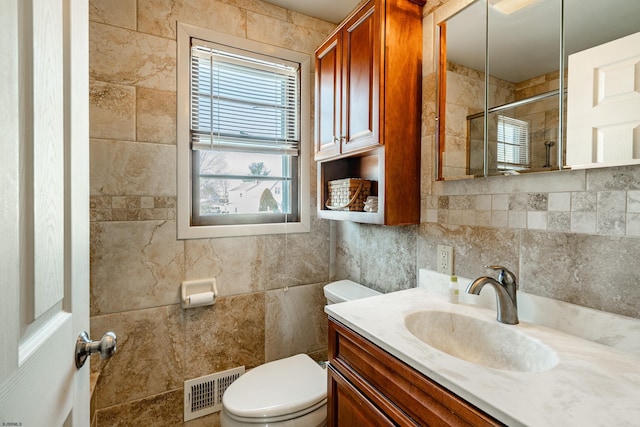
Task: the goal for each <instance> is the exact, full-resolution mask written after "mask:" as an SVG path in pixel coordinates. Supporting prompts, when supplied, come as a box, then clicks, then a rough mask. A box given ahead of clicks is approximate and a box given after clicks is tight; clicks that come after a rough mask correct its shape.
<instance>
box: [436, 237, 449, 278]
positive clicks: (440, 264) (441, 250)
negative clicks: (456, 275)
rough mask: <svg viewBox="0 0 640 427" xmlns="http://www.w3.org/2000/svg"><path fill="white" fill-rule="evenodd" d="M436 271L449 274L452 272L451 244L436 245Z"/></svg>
mask: <svg viewBox="0 0 640 427" xmlns="http://www.w3.org/2000/svg"><path fill="white" fill-rule="evenodd" d="M436 271H437V272H438V273H442V274H447V275H449V276H451V275H452V274H453V248H452V247H451V246H445V245H438V250H437V252H436Z"/></svg>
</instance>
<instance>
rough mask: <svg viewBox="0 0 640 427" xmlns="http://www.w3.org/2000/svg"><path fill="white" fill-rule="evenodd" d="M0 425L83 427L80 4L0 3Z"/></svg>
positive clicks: (83, 0)
mask: <svg viewBox="0 0 640 427" xmlns="http://www.w3.org/2000/svg"><path fill="white" fill-rule="evenodd" d="M0 52H2V56H3V58H2V60H0V188H1V190H0V281H1V286H0V289H1V291H2V294H1V296H0V330H1V331H2V332H1V334H0V425H2V426H28V427H41V426H43V427H44V426H46V427H48V426H61V425H65V426H72V425H73V426H88V425H89V366H88V364H87V365H86V366H85V367H84V368H82V369H79V370H78V369H76V366H75V361H74V351H75V343H76V337H77V336H78V334H79V332H81V331H83V330H88V328H89V184H88V181H89V166H88V165H89V141H88V139H89V133H88V120H89V119H88V111H87V110H88V73H89V71H88V5H87V0H0Z"/></svg>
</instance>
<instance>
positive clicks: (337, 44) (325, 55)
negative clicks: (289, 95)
mask: <svg viewBox="0 0 640 427" xmlns="http://www.w3.org/2000/svg"><path fill="white" fill-rule="evenodd" d="M424 4H425V1H424V0H369V1H368V2H365V3H364V4H362V5H361V6H360V7H358V8H357V9H356V10H355V11H354V12H353V13H352V14H351V15H350V16H349V17H347V19H346V20H345V21H344V22H343V23H342V24H341V25H339V26H338V28H337V29H336V30H335V32H334V33H333V34H332V35H331V36H330V37H329V38H328V39H327V40H326V41H325V42H324V43H323V45H322V46H320V48H318V50H317V51H316V99H315V103H316V106H315V120H316V127H315V128H316V131H315V132H316V134H315V159H316V160H317V161H318V162H319V164H318V216H319V217H320V218H327V219H343V220H349V221H356V222H365V223H374V224H386V225H399V224H415V223H418V222H419V220H420V120H421V79H422V72H421V57H422V6H424ZM344 178H363V179H366V180H370V181H372V187H371V195H372V196H377V197H378V211H377V212H359V211H349V210H332V209H329V208H327V203H326V202H327V199H328V196H329V186H328V183H329V181H333V180H338V179H344Z"/></svg>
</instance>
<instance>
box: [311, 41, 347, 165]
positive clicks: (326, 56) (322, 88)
mask: <svg viewBox="0 0 640 427" xmlns="http://www.w3.org/2000/svg"><path fill="white" fill-rule="evenodd" d="M341 61H342V58H341V49H340V33H337V34H335V35H334V36H333V37H331V38H330V39H329V40H327V42H326V43H325V44H324V45H322V47H320V49H318V51H317V53H316V100H315V104H316V138H315V153H316V155H315V158H316V160H318V159H322V158H326V157H330V156H334V155H336V154H340V135H341V130H340V126H341V123H340V120H341V114H340V111H341V109H340V101H341V93H342V91H341V80H342V72H341V69H340V67H341V65H342V62H341Z"/></svg>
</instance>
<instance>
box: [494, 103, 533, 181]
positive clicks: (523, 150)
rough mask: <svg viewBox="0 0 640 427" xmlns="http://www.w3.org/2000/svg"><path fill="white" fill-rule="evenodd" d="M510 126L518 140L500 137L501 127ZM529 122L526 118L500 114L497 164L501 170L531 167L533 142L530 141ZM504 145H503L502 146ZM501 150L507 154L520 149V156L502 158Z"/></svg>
mask: <svg viewBox="0 0 640 427" xmlns="http://www.w3.org/2000/svg"><path fill="white" fill-rule="evenodd" d="M501 126H503V127H509V128H511V129H512V132H513V133H515V134H517V138H516V140H505V139H506V138H505V137H504V132H503V138H500V136H501V132H500V127H501ZM530 137H531V136H530V132H529V122H527V121H525V120H520V119H515V118H513V117H509V116H503V115H498V129H497V138H496V139H497V142H498V145H497V150H498V152H497V157H496V159H497V164H498V169H500V170H524V169H529V168H530V167H531V142H530ZM501 146H502V147H501ZM507 147H509V149H507ZM500 150H503V152H504V153H505V154H507V153H511V152H513V151H516V150H519V158H517V159H516V158H513V157H509V158H506V157H505V158H503V159H500Z"/></svg>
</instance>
